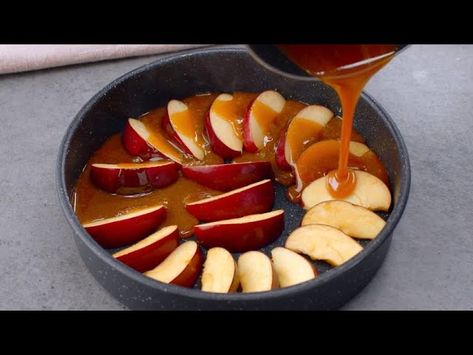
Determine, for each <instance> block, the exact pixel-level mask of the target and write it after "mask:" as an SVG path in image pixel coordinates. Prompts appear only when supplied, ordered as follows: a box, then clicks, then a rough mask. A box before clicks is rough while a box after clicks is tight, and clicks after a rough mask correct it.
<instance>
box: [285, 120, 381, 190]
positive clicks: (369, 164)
mask: <svg viewBox="0 0 473 355" xmlns="http://www.w3.org/2000/svg"><path fill="white" fill-rule="evenodd" d="M332 120H333V119H332ZM339 156H340V140H335V139H330V140H322V141H319V142H318V143H317V144H313V145H311V146H310V147H309V148H307V149H306V150H305V151H304V152H303V153H302V154H301V156H300V157H299V159H298V160H297V162H296V166H297V171H298V172H299V178H300V180H301V183H302V186H299V189H298V190H294V191H293V192H292V194H293V195H294V194H295V193H296V191H299V192H300V191H302V189H303V188H304V187H305V186H307V184H309V183H311V182H312V181H314V180H317V179H318V178H321V177H322V176H325V175H327V174H329V173H330V172H332V174H331V176H332V177H331V179H333V178H334V171H335V172H336V171H337V170H336V169H337V163H338V161H339ZM347 164H348V167H349V168H350V169H351V170H353V169H359V170H363V171H366V172H368V173H370V174H372V175H375V176H376V177H377V178H379V179H381V180H382V181H383V182H384V183H385V184H386V185H387V186H388V185H389V178H388V174H387V172H386V169H385V168H384V166H383V164H382V163H381V161H380V160H379V158H378V157H377V156H376V154H374V152H373V151H371V150H369V151H368V152H366V153H364V154H363V155H362V156H356V155H354V154H352V153H350V151H349V154H348V162H347ZM337 178H338V176H337V177H336V179H337ZM348 178H351V177H348ZM330 183H331V184H334V185H336V184H339V183H340V182H335V181H330ZM348 184H350V183H348ZM337 188H338V187H337Z"/></svg>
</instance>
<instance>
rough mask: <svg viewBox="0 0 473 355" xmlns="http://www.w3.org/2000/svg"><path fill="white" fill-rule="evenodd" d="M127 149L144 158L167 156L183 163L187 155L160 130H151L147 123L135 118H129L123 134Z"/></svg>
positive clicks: (132, 153)
mask: <svg viewBox="0 0 473 355" xmlns="http://www.w3.org/2000/svg"><path fill="white" fill-rule="evenodd" d="M122 143H123V146H124V147H125V149H126V151H127V152H128V153H129V154H131V155H135V156H139V157H141V158H142V159H144V160H148V159H150V158H153V157H156V156H158V157H165V158H169V159H171V160H173V161H175V162H176V163H178V164H182V163H183V162H184V161H185V157H184V156H183V154H182V152H180V151H179V150H178V149H176V148H175V147H174V146H173V145H172V144H171V143H169V141H168V140H167V139H166V138H165V137H164V136H163V135H162V134H161V133H160V132H155V131H153V132H151V131H150V130H149V129H148V128H147V127H146V125H145V124H144V123H143V122H141V121H139V120H135V119H134V118H129V119H128V122H127V124H126V126H125V129H124V131H123V135H122Z"/></svg>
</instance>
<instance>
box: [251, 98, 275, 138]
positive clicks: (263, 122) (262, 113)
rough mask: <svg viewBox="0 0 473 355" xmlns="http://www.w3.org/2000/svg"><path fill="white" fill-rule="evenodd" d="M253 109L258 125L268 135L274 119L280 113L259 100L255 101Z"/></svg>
mask: <svg viewBox="0 0 473 355" xmlns="http://www.w3.org/2000/svg"><path fill="white" fill-rule="evenodd" d="M252 110H253V115H254V117H255V119H256V121H257V122H258V125H259V126H260V127H261V130H262V131H263V134H264V135H268V133H269V132H270V129H271V124H272V121H273V119H274V118H275V117H276V116H277V115H278V113H277V112H276V111H274V110H273V109H272V108H271V107H269V106H268V105H266V104H264V103H263V102H261V101H259V100H256V101H255V102H254V104H253V108H252Z"/></svg>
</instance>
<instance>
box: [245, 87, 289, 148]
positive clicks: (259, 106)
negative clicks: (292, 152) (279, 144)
mask: <svg viewBox="0 0 473 355" xmlns="http://www.w3.org/2000/svg"><path fill="white" fill-rule="evenodd" d="M285 104H286V100H285V99H284V97H282V96H281V94H279V93H277V92H276V91H272V90H268V91H265V92H262V93H261V94H259V95H258V97H257V98H256V99H255V100H254V101H253V102H252V103H251V104H250V106H249V107H248V110H247V112H246V114H245V116H244V118H243V145H244V147H245V150H246V151H248V152H250V153H256V152H257V151H259V150H260V149H262V148H263V147H264V146H265V136H266V134H267V133H268V132H269V129H270V127H271V123H272V122H273V121H274V119H275V118H276V117H277V116H278V115H279V114H280V113H281V111H282V110H283V108H284V105H285Z"/></svg>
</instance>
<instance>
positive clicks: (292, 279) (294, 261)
mask: <svg viewBox="0 0 473 355" xmlns="http://www.w3.org/2000/svg"><path fill="white" fill-rule="evenodd" d="M271 256H272V258H273V265H274V270H275V271H276V274H277V275H278V280H279V286H280V287H289V286H292V285H296V284H298V283H301V282H305V281H307V280H311V279H314V278H315V277H317V270H316V269H315V267H314V266H313V265H312V264H311V263H310V262H309V261H308V260H307V259H305V258H304V257H303V256H300V255H299V254H297V253H294V252H293V251H291V250H289V249H286V248H282V247H277V248H274V249H273V250H271Z"/></svg>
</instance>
